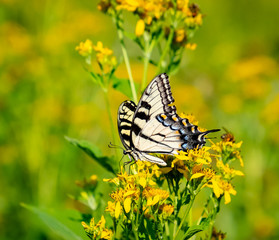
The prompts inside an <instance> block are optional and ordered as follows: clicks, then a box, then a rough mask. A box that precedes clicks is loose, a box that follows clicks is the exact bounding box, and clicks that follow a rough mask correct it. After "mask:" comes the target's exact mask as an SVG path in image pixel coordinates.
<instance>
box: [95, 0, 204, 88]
mask: <svg viewBox="0 0 279 240" xmlns="http://www.w3.org/2000/svg"><path fill="white" fill-rule="evenodd" d="M98 9H99V10H100V11H102V12H104V13H106V14H108V15H110V16H111V17H112V18H113V20H114V22H115V23H116V27H117V28H118V35H119V38H120V41H121V44H122V45H123V48H125V44H124V41H123V40H124V38H123V36H126V37H128V38H131V39H132V40H133V41H134V42H135V43H136V44H138V45H139V47H140V48H141V49H142V51H143V60H144V61H145V67H146V66H147V65H148V63H151V62H152V63H153V64H154V65H157V67H159V68H160V71H159V72H168V73H169V74H170V73H171V72H173V71H175V70H176V69H177V68H178V66H179V64H180V62H181V59H182V54H183V51H184V49H190V50H194V49H195V48H196V46H197V45H196V44H195V43H190V42H189V41H190V40H191V38H192V37H193V35H194V32H195V30H197V29H198V28H199V27H200V26H201V25H202V22H203V14H202V13H201V11H200V8H199V6H198V5H197V4H194V3H189V0H100V2H99V4H98ZM125 11H126V12H131V13H133V14H134V16H135V18H136V21H137V23H136V25H135V30H134V34H133V33H130V32H128V31H127V30H126V29H125V27H124V17H123V13H124V12H125ZM155 48H157V50H158V51H159V56H160V57H159V59H152V60H151V57H152V52H153V50H154V49H155ZM122 50H123V49H122ZM125 61H126V60H125ZM126 65H129V63H127V62H126ZM143 83H144V85H145V80H144V81H143Z"/></svg>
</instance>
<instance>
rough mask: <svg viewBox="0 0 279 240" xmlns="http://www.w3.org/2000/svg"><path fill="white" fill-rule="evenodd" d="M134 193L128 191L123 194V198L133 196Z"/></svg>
mask: <svg viewBox="0 0 279 240" xmlns="http://www.w3.org/2000/svg"><path fill="white" fill-rule="evenodd" d="M135 192H136V191H133V190H130V191H127V192H125V193H124V197H128V196H130V195H133V194H134V193H135Z"/></svg>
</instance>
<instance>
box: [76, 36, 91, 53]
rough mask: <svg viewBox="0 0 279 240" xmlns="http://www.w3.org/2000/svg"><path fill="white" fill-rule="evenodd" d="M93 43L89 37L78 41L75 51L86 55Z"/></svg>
mask: <svg viewBox="0 0 279 240" xmlns="http://www.w3.org/2000/svg"><path fill="white" fill-rule="evenodd" d="M92 48H93V44H92V42H91V41H90V40H89V39H86V41H85V42H80V44H79V45H78V46H76V51H78V53H79V54H80V55H81V56H83V57H87V56H89V55H90V54H91V53H92Z"/></svg>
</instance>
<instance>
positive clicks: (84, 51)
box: [76, 39, 117, 74]
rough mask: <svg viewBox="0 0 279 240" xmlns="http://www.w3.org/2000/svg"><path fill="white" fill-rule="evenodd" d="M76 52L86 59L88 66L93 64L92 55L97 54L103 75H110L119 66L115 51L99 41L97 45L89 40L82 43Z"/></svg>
mask: <svg viewBox="0 0 279 240" xmlns="http://www.w3.org/2000/svg"><path fill="white" fill-rule="evenodd" d="M76 51H78V53H79V54H80V55H81V56H83V57H85V61H86V63H87V64H89V65H90V64H91V57H92V54H93V53H95V55H96V60H97V63H98V65H99V67H100V70H101V72H102V73H104V74H106V73H110V72H111V71H112V70H114V69H115V67H116V66H117V60H116V57H115V56H114V55H113V51H112V50H111V49H109V48H107V47H104V46H103V43H102V42H100V41H98V42H97V44H96V45H94V44H93V43H92V41H91V40H89V39H87V40H86V41H85V42H81V43H80V44H79V45H78V46H76Z"/></svg>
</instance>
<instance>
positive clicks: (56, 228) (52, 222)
mask: <svg viewBox="0 0 279 240" xmlns="http://www.w3.org/2000/svg"><path fill="white" fill-rule="evenodd" d="M21 206H22V207H24V208H26V209H28V210H29V211H31V212H33V213H34V214H36V215H37V216H38V217H39V218H40V219H41V220H42V221H43V222H44V223H45V224H46V225H47V226H48V227H49V228H50V229H51V230H52V231H53V232H55V233H56V234H57V235H58V236H60V237H61V238H63V239H65V240H69V239H73V240H82V239H85V238H84V237H81V236H83V235H84V234H82V232H80V231H78V232H73V227H72V228H69V227H67V226H66V225H64V224H63V223H61V222H60V221H58V220H57V217H53V216H51V215H50V214H49V213H47V212H46V211H43V210H41V209H39V208H37V207H34V206H31V205H27V204H24V203H21ZM68 217H70V216H68ZM64 221H65V219H64ZM76 224H79V222H78V221H77V222H76ZM80 228H81V227H80Z"/></svg>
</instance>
